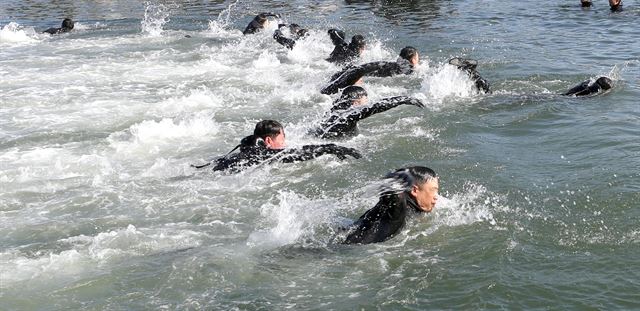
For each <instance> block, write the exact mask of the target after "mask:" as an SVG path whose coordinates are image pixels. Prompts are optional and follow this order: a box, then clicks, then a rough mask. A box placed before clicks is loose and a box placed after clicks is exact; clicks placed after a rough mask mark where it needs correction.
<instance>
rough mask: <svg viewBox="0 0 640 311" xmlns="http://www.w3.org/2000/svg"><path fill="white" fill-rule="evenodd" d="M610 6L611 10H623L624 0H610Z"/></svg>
mask: <svg viewBox="0 0 640 311" xmlns="http://www.w3.org/2000/svg"><path fill="white" fill-rule="evenodd" d="M609 7H611V12H621V11H622V0H609Z"/></svg>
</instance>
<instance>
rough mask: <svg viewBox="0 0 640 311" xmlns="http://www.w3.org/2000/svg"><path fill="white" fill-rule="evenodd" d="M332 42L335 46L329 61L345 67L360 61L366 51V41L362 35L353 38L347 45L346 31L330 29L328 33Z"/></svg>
mask: <svg viewBox="0 0 640 311" xmlns="http://www.w3.org/2000/svg"><path fill="white" fill-rule="evenodd" d="M328 33H329V37H330V38H331V42H333V45H334V46H335V47H334V48H333V51H332V52H331V54H329V58H327V61H328V62H330V63H336V64H339V65H344V64H348V63H351V62H353V61H354V60H356V59H358V57H360V55H362V53H363V52H364V50H365V47H366V41H365V40H364V37H363V36H362V35H355V36H353V37H351V42H350V43H348V44H347V41H345V35H344V31H342V30H338V29H329V31H328Z"/></svg>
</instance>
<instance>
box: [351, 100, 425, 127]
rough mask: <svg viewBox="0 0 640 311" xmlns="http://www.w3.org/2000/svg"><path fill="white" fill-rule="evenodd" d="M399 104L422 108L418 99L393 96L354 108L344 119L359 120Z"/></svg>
mask: <svg viewBox="0 0 640 311" xmlns="http://www.w3.org/2000/svg"><path fill="white" fill-rule="evenodd" d="M400 105H413V106H416V107H420V108H424V104H423V103H422V102H421V101H420V100H419V99H416V98H411V97H407V96H395V97H389V98H385V99H383V100H381V101H379V102H377V103H375V104H373V105H371V106H369V107H364V108H362V109H359V110H356V111H354V112H353V113H351V114H349V115H348V116H347V117H346V119H347V120H349V121H359V120H362V119H364V118H368V117H370V116H372V115H374V114H376V113H380V112H384V111H387V110H389V109H391V108H395V107H398V106H400Z"/></svg>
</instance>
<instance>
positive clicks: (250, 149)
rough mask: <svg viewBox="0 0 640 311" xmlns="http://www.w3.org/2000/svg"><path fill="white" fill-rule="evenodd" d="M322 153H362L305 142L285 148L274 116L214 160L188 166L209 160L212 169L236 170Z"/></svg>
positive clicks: (342, 157)
mask: <svg viewBox="0 0 640 311" xmlns="http://www.w3.org/2000/svg"><path fill="white" fill-rule="evenodd" d="M238 148H240V151H239V152H237V153H234V154H231V153H232V152H234V151H235V150H236V149H238ZM325 154H333V155H335V156H336V157H338V159H340V160H344V159H346V158H347V156H351V157H353V158H355V159H359V158H360V157H362V156H361V155H360V153H359V152H358V151H357V150H356V149H353V148H347V147H342V146H337V145H335V144H324V145H305V146H302V147H300V148H290V149H285V133H284V127H283V126H282V124H280V122H278V121H274V120H263V121H260V122H258V124H256V127H255V129H254V130H253V135H249V136H247V137H245V138H243V139H242V140H241V141H240V144H239V145H238V146H237V147H235V148H234V149H233V150H231V152H229V153H228V154H227V155H225V156H223V157H221V158H218V159H216V160H214V161H213V162H212V163H207V164H204V165H198V166H195V165H192V166H193V167H195V168H203V167H206V166H209V165H211V164H213V170H214V171H229V172H233V173H237V172H239V171H242V170H243V169H246V168H248V167H251V166H255V165H258V164H261V163H273V162H282V163H293V162H301V161H306V160H311V159H314V158H317V157H319V156H322V155H325Z"/></svg>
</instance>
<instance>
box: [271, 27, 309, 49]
mask: <svg viewBox="0 0 640 311" xmlns="http://www.w3.org/2000/svg"><path fill="white" fill-rule="evenodd" d="M285 26H286V25H285V24H280V25H278V29H277V30H276V31H275V32H274V33H273V38H274V39H276V41H278V43H280V44H282V45H283V46H285V47H286V48H288V49H289V50H291V49H293V47H294V46H295V45H296V40H298V39H300V38H302V37H304V36H306V33H307V30H306V29H297V30H296V29H293V28H290V30H291V36H292V38H287V37H285V36H284V34H282V30H280V29H281V28H282V27H285Z"/></svg>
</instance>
